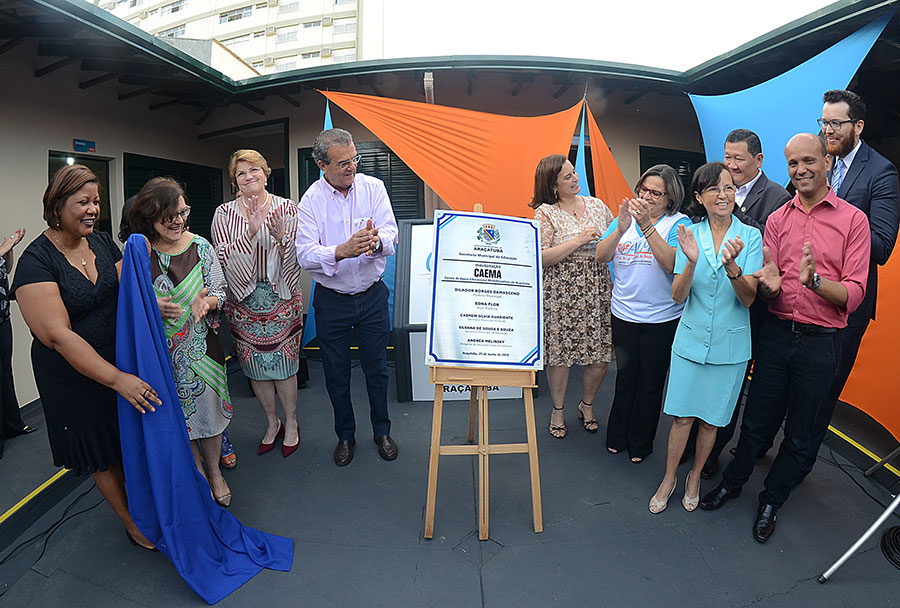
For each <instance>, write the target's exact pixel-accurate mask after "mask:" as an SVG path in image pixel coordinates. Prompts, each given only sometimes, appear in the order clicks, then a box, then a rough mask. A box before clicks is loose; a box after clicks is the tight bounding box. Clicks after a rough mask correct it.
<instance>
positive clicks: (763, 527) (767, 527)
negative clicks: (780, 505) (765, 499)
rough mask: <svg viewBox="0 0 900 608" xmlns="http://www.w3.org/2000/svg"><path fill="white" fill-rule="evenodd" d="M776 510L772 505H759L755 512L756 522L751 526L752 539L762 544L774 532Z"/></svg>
mask: <svg viewBox="0 0 900 608" xmlns="http://www.w3.org/2000/svg"><path fill="white" fill-rule="evenodd" d="M777 512H778V509H776V508H775V506H774V505H759V511H757V512H756V522H754V524H753V538H755V539H756V541H757V542H760V543H764V542H766V541H767V540H769V537H770V536H772V532H774V531H775V513H777Z"/></svg>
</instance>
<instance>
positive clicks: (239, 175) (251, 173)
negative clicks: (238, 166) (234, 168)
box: [234, 167, 262, 179]
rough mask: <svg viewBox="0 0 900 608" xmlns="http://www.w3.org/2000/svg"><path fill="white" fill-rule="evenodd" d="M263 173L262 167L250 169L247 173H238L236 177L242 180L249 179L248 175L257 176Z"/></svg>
mask: <svg viewBox="0 0 900 608" xmlns="http://www.w3.org/2000/svg"><path fill="white" fill-rule="evenodd" d="M261 171H262V167H250V168H249V169H247V170H246V171H238V172H237V173H235V174H234V177H235V178H236V179H241V178H244V177H247V176H248V175H256V174H258V173H259V172H261Z"/></svg>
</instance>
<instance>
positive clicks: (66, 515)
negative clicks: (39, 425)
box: [0, 484, 103, 595]
mask: <svg viewBox="0 0 900 608" xmlns="http://www.w3.org/2000/svg"><path fill="white" fill-rule="evenodd" d="M96 487H97V485H96V484H91V487H90V488H88V489H87V490H85V491H84V492H82V493H81V494H79V495H78V496H77V497H76V498H75V500H73V501H72V502H71V503H70V504H69V506H68V507H66V509H65V511H63V513H62V515H60V516H59V519H58V520H56V521H55V522H54V523H53V524H51V525H50V527H49V528H47V529H46V530H44V531H43V532H40V533H38V534H35V535H34V536H32V537H31V538H29V539H27V540H23V541H22V542H20V543H19V544H18V545H16V546H15V547H14V548H13V550H12V551H10V552H9V553H8V554H7V555H6V557H4V558H3V559H2V560H0V566H2V565H3V564H4V563H6V561H7V560H9V559H10V558H12V556H14V555H15V554H16V553H17V552H18V551H19V549H21V548H23V547H25V546H26V545H29V544H31V543H33V542H34V541H36V540H37V539H39V538H41V537H42V536H44V535H46V538H44V546H43V547H42V548H41V554H40V555H38V558H37V559H36V560H34V563H35V564H36V563H38V562H39V561H41V558H42V557H44V552H45V551H46V550H47V543H48V542H49V541H50V537H51V536H53V533H54V532H56V531H57V530H58V529H59V527H60V526H62V525H63V524H64V523H66V522H67V521H69V520H70V519H72V518H73V517H77V516H78V515H81V514H82V513H87V512H88V511H90V510H92V509H96V508H97V507H99V506H100V505H101V504H103V499H102V498H101V499H100V501H99V502H97V504H95V505H93V506H90V507H88V508H87V509H82V510H81V511H78V512H76V513H72V514H71V515H69V511H71V510H72V509H73V508H74V507H75V505H76V504H78V501H80V500H81V499H82V498H84V497H85V496H87V495H88V493H89V492H90V491H91V490H93V489H94V488H96ZM0 595H2V594H0Z"/></svg>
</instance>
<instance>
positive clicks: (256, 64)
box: [250, 61, 263, 68]
mask: <svg viewBox="0 0 900 608" xmlns="http://www.w3.org/2000/svg"><path fill="white" fill-rule="evenodd" d="M250 65H251V66H252V67H254V68H261V67H263V62H262V61H254V62H253V63H251V64H250Z"/></svg>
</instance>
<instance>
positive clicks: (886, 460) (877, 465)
mask: <svg viewBox="0 0 900 608" xmlns="http://www.w3.org/2000/svg"><path fill="white" fill-rule="evenodd" d="M898 454H900V447H898V448H897V449H896V450H894V451H893V452H891V453H890V454H888V455H887V456H885V457H884V458H882V459H881V460H879V461H878V462H876V463H875V464H873V465H872V466H871V467H870V468H869V469H867V470H866V472H865V473H863V475H864V476H866V477H869V476H870V475H872V474H873V473H874V472H875V471H877V470H878V469H880V468H881V467H883V466H884V465H886V464H887V463H889V462H890V461H892V460H893V459H894V458H896V457H897V455H898Z"/></svg>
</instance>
